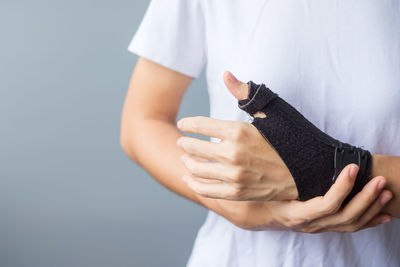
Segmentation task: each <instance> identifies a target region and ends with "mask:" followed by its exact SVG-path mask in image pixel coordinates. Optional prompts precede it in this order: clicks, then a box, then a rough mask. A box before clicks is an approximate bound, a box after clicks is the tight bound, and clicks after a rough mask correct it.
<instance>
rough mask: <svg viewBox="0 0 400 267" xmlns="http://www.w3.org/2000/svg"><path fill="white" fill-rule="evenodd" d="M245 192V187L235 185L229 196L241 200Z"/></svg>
mask: <svg viewBox="0 0 400 267" xmlns="http://www.w3.org/2000/svg"><path fill="white" fill-rule="evenodd" d="M244 194H245V189H244V187H243V186H240V185H236V186H234V187H232V192H231V198H232V199H235V200H242V199H243V197H244Z"/></svg>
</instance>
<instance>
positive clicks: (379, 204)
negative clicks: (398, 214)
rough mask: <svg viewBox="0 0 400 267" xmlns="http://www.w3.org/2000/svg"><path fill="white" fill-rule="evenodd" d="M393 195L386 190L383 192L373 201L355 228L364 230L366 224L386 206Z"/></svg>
mask: <svg viewBox="0 0 400 267" xmlns="http://www.w3.org/2000/svg"><path fill="white" fill-rule="evenodd" d="M392 197H393V194H392V192H390V191H388V190H384V191H383V192H382V193H381V194H380V195H379V197H378V198H377V199H376V200H375V202H374V203H373V204H372V205H371V207H369V208H368V209H367V211H366V212H364V213H363V214H362V215H361V216H360V218H359V219H358V221H357V222H356V224H355V226H356V227H357V228H358V229H362V228H366V227H365V226H366V225H367V223H368V222H370V221H371V220H372V219H373V218H374V217H375V216H376V215H378V214H379V213H380V212H381V211H382V209H383V208H384V207H385V206H386V205H387V203H388V202H389V201H390V200H391V199H392Z"/></svg>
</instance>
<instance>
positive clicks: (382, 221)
mask: <svg viewBox="0 0 400 267" xmlns="http://www.w3.org/2000/svg"><path fill="white" fill-rule="evenodd" d="M390 221H391V220H390V218H386V217H385V218H383V219H382V220H381V223H389V222H390Z"/></svg>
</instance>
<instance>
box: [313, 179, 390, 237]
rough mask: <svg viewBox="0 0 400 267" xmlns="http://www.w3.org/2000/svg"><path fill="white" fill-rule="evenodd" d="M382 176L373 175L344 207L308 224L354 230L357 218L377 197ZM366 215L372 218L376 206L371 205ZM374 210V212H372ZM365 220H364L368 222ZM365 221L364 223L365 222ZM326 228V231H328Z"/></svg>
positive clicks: (331, 229) (345, 230)
mask: <svg viewBox="0 0 400 267" xmlns="http://www.w3.org/2000/svg"><path fill="white" fill-rule="evenodd" d="M382 178H383V177H375V178H374V179H373V180H371V181H370V182H369V183H368V184H367V185H365V186H364V188H363V190H361V192H359V193H358V194H357V195H356V196H355V197H354V198H353V199H352V200H351V201H350V202H349V203H348V204H347V205H346V206H345V207H344V208H343V210H341V211H340V212H338V213H335V214H331V215H329V216H326V217H323V218H320V219H318V220H315V221H313V222H312V223H311V224H310V227H311V228H320V229H323V230H326V229H328V230H329V231H336V232H349V231H350V232H351V231H356V227H358V226H359V224H360V222H359V221H358V219H359V218H360V216H361V215H362V214H363V213H364V212H365V211H366V210H367V209H368V208H369V207H370V206H371V204H372V203H373V202H374V201H375V200H376V199H377V197H378V195H379V193H380V191H381V190H382V188H383V187H382V188H380V187H378V185H382V184H379V183H380V182H381V181H382ZM383 186H384V184H383ZM371 208H372V209H371V210H370V211H369V213H368V216H370V217H369V220H370V219H372V217H373V216H375V215H376V214H377V213H378V212H379V210H378V211H376V209H378V208H379V203H378V206H374V207H371ZM374 211H376V212H375V213H373V212H374ZM369 220H367V221H366V222H368V221H369ZM366 222H365V223H366ZM328 230H326V231H328Z"/></svg>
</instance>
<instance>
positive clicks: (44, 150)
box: [0, 0, 209, 267]
mask: <svg viewBox="0 0 400 267" xmlns="http://www.w3.org/2000/svg"><path fill="white" fill-rule="evenodd" d="M148 4H149V1H148V0H147V1H145V0H129V1H128V0H117V1H105V0H69V1H61V0H37V1H27V0H1V1H0V48H1V49H0V127H1V128H0V266H1V267H3V266H4V267H14V266H29V267H35V266H38V267H39V266H40V267H46V266H49V267H50V266H51V267H58V266H68V267H71V266H85V267H88V266H96V267H101V266H113V267H118V266H184V265H185V264H186V262H187V259H188V257H189V255H190V252H191V249H192V246H193V242H194V239H195V236H196V234H197V231H198V229H199V227H200V226H201V225H202V223H203V222H204V219H205V215H206V210H205V209H204V208H201V207H200V206H197V205H195V204H193V203H191V202H189V201H188V200H185V199H183V198H181V197H179V196H177V195H175V194H174V193H172V192H170V191H168V190H167V189H165V188H163V187H162V186H161V185H159V184H158V183H157V182H156V181H155V180H153V179H152V178H151V177H150V176H149V175H148V174H147V172H146V171H145V170H143V169H141V168H140V167H138V166H136V165H135V164H134V163H133V162H131V161H130V160H129V159H128V157H127V156H125V154H124V153H123V152H122V149H121V148H120V145H119V127H120V114H121V109H122V104H123V100H124V97H125V93H126V89H127V86H128V83H129V79H130V76H131V73H132V70H133V67H134V65H135V63H136V60H137V57H136V56H135V55H133V54H131V53H130V52H128V51H127V47H128V44H129V42H130V40H131V38H132V37H133V35H134V33H135V32H136V29H137V27H138V25H139V23H140V21H141V19H142V18H143V15H144V12H145V10H146V8H147V6H148ZM208 110H209V105H208V96H207V91H206V84H205V81H204V77H203V76H202V77H201V78H200V79H198V80H196V81H195V82H194V84H193V85H192V86H191V87H190V89H189V90H188V92H187V93H186V95H185V98H184V102H183V105H182V107H181V111H180V114H179V118H181V117H184V116H191V115H206V116H208V114H209V111H208Z"/></svg>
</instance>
